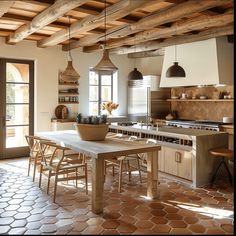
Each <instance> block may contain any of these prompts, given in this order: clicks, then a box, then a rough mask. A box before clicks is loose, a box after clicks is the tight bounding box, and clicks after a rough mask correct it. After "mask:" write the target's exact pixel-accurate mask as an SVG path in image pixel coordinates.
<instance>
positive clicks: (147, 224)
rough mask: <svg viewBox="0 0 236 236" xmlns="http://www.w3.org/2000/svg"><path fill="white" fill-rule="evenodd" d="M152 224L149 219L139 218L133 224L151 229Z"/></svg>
mask: <svg viewBox="0 0 236 236" xmlns="http://www.w3.org/2000/svg"><path fill="white" fill-rule="evenodd" d="M153 225H154V224H153V223H152V222H151V221H149V220H139V221H137V222H136V223H135V226H136V227H137V228H140V229H151V228H152V227H153Z"/></svg>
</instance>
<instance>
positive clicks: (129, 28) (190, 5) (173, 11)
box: [62, 0, 232, 51]
mask: <svg viewBox="0 0 236 236" xmlns="http://www.w3.org/2000/svg"><path fill="white" fill-rule="evenodd" d="M229 2H232V0H225V1H224V2H222V1H221V0H209V1H198V0H191V1H187V2H183V3H180V4H178V5H175V6H173V7H169V8H167V9H165V10H163V11H161V12H160V11H158V12H156V13H154V14H151V15H150V16H147V17H144V18H143V19H141V20H139V21H138V22H136V23H133V24H126V25H124V26H117V27H115V28H112V29H110V30H107V33H106V38H107V39H110V38H122V37H125V36H127V35H130V34H134V33H137V32H140V31H142V30H145V29H151V28H153V27H156V26H159V25H162V24H165V23H169V22H172V21H175V20H178V19H180V18H182V17H186V16H189V15H191V14H193V13H195V12H201V11H205V10H208V9H210V8H213V7H215V6H219V5H222V4H223V3H224V4H226V3H229ZM104 36H105V35H104V34H99V35H94V36H86V37H83V38H82V39H80V40H78V41H77V42H74V43H71V44H70V49H73V48H77V47H83V46H87V45H91V44H94V43H97V42H99V41H102V40H104ZM68 49H69V46H67V45H65V46H63V47H62V50H65V51H67V50H68ZM85 50H86V49H85Z"/></svg>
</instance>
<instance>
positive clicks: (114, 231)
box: [101, 229, 119, 235]
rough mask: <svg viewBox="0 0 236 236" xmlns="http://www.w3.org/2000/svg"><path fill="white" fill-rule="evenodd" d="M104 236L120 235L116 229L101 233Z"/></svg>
mask: <svg viewBox="0 0 236 236" xmlns="http://www.w3.org/2000/svg"><path fill="white" fill-rule="evenodd" d="M101 234H102V235H119V232H118V231H117V230H115V229H105V230H103V232H102V233H101Z"/></svg>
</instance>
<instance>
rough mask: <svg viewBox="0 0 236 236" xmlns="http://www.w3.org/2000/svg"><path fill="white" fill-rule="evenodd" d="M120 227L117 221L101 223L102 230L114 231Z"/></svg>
mask: <svg viewBox="0 0 236 236" xmlns="http://www.w3.org/2000/svg"><path fill="white" fill-rule="evenodd" d="M119 225H120V223H119V221H118V220H106V221H105V222H103V223H102V225H101V226H102V227H103V228H104V229H116V228H117V227H118V226H119Z"/></svg>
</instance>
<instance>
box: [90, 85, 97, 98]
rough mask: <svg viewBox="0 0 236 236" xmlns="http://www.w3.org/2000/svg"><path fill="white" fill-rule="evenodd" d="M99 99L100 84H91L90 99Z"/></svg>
mask: <svg viewBox="0 0 236 236" xmlns="http://www.w3.org/2000/svg"><path fill="white" fill-rule="evenodd" d="M94 100H95V101H97V100H98V86H90V88H89V101H94Z"/></svg>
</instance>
